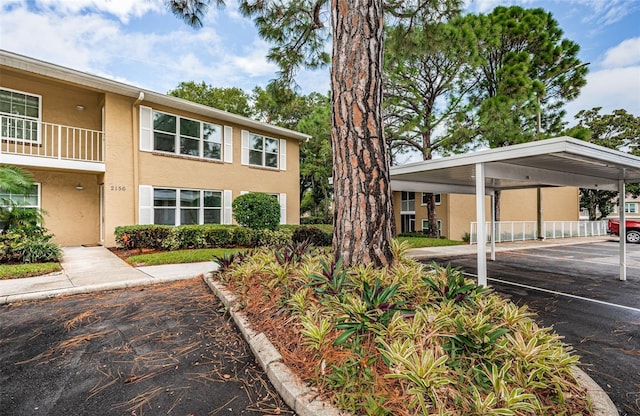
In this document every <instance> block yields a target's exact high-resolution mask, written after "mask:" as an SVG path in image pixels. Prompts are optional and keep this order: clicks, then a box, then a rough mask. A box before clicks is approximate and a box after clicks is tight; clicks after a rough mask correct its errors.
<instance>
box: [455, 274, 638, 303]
mask: <svg viewBox="0 0 640 416" xmlns="http://www.w3.org/2000/svg"><path fill="white" fill-rule="evenodd" d="M462 274H464V275H466V276H471V277H474V278H476V279H477V278H478V275H476V274H473V273H466V272H462ZM487 280H492V281H494V282H498V283H502V284H504V285H511V286H517V287H521V288H524V289H530V290H537V291H538V292H545V293H551V294H553V295H558V296H564V297H567V298H572V299H579V300H584V301H587V302H593V303H598V304H600V305H606V306H612V307H614V308H620V309H626V310H629V311H633V312H637V313H640V309H638V308H632V307H631V306H625V305H618V304H616V303H611V302H605V301H603V300H597V299H590V298H585V297H583V296H578V295H572V294H570V293H564V292H557V291H555V290H549V289H543V288H541V287H535V286H529V285H525V284H522V283H515V282H509V281H507V280H501V279H495V278H493V277H487Z"/></svg>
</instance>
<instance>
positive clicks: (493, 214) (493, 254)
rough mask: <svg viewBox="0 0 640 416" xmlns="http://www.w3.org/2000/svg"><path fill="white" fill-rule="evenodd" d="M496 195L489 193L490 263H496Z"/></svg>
mask: <svg viewBox="0 0 640 416" xmlns="http://www.w3.org/2000/svg"><path fill="white" fill-rule="evenodd" d="M497 234H498V233H497V230H496V194H495V193H494V192H491V261H496V235H497Z"/></svg>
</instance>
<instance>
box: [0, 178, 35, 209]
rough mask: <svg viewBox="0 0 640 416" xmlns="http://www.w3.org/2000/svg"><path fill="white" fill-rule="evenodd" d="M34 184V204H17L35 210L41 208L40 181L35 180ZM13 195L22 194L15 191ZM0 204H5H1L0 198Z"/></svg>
mask: <svg viewBox="0 0 640 416" xmlns="http://www.w3.org/2000/svg"><path fill="white" fill-rule="evenodd" d="M34 186H35V187H36V198H37V204H36V205H35V206H34V205H18V206H19V207H20V208H34V209H37V210H40V209H42V184H41V183H40V182H36V183H34ZM11 194H12V195H14V193H11ZM15 195H22V194H18V193H15ZM0 206H5V205H3V204H2V201H1V200H0Z"/></svg>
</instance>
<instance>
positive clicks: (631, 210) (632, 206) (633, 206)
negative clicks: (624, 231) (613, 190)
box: [624, 202, 638, 214]
mask: <svg viewBox="0 0 640 416" xmlns="http://www.w3.org/2000/svg"><path fill="white" fill-rule="evenodd" d="M624 212H626V213H628V214H637V213H638V203H637V202H625V203H624Z"/></svg>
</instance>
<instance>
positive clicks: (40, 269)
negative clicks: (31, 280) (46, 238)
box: [0, 263, 62, 280]
mask: <svg viewBox="0 0 640 416" xmlns="http://www.w3.org/2000/svg"><path fill="white" fill-rule="evenodd" d="M60 270H62V269H61V267H60V264H59V263H29V264H3V265H1V266H0V280H4V279H20V278H23V277H31V276H40V275H43V274H48V273H53V272H59V271H60Z"/></svg>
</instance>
